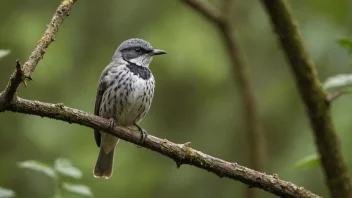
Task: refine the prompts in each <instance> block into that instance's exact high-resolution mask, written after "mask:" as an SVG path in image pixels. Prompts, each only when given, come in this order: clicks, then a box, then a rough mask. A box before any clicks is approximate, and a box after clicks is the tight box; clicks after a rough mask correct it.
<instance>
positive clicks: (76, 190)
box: [62, 183, 93, 197]
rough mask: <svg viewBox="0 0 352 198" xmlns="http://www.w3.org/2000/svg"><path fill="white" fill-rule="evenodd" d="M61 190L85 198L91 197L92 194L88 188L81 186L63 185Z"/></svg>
mask: <svg viewBox="0 0 352 198" xmlns="http://www.w3.org/2000/svg"><path fill="white" fill-rule="evenodd" d="M62 188H63V189H65V190H66V191H68V192H71V193H75V194H79V195H83V196H86V197H93V193H92V191H91V190H90V188H89V187H88V186H86V185H83V184H70V183H63V184H62Z"/></svg>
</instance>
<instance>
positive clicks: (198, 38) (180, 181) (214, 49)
mask: <svg viewBox="0 0 352 198" xmlns="http://www.w3.org/2000/svg"><path fill="white" fill-rule="evenodd" d="M59 3H60V1H59V0H55V1H47V0H31V1H25V0H2V1H1V3H0V6H1V12H0V49H10V50H11V54H10V55H8V56H6V57H5V58H3V59H1V60H0V66H1V70H0V85H1V87H2V88H4V87H5V86H6V84H7V81H8V79H9V76H10V75H11V73H12V72H13V71H14V68H15V60H16V59H17V58H19V59H20V60H21V61H22V62H24V61H26V60H27V58H28V56H29V55H30V52H31V51H32V50H33V49H34V47H35V45H36V43H37V41H38V40H39V39H40V37H41V36H42V34H43V32H44V30H45V29H46V24H48V23H49V21H50V19H51V17H52V15H53V13H54V12H55V10H56V8H57V6H58V5H59ZM212 3H213V4H214V5H219V2H218V1H212ZM290 3H291V6H292V9H293V15H294V18H295V19H296V20H297V21H298V23H299V26H300V28H301V33H302V36H303V38H304V42H305V44H306V46H307V48H308V51H309V54H310V55H311V57H312V59H313V60H314V62H315V63H316V66H317V68H318V71H319V77H320V79H321V80H322V81H324V80H325V79H326V78H327V77H329V76H332V75H336V74H339V73H349V72H351V70H352V69H351V67H349V66H348V65H349V63H350V62H351V60H350V59H349V57H348V54H347V53H346V51H345V50H344V49H343V48H341V47H340V46H339V45H338V44H337V43H336V39H338V38H340V37H346V36H349V35H351V31H352V28H351V27H352V16H351V12H348V11H350V10H351V9H352V3H351V2H348V1H347V0H341V1H328V0H311V1H306V0H295V1H290ZM234 10H235V11H234V17H233V18H234V19H236V27H237V33H238V35H239V37H240V41H241V45H242V46H243V48H244V50H245V52H246V56H247V59H248V62H249V64H250V70H251V79H252V81H253V86H254V91H255V94H256V97H257V101H258V103H259V108H260V114H261V118H262V122H263V127H264V131H265V135H266V139H267V147H268V148H267V153H268V163H267V167H266V168H265V172H266V173H268V174H274V173H277V174H278V175H279V177H280V178H281V179H284V180H287V181H290V182H292V183H295V184H298V185H301V186H304V187H305V188H306V189H309V190H311V191H312V192H314V193H317V194H319V195H321V196H324V197H325V196H327V195H328V192H327V188H326V186H325V183H324V178H323V174H322V171H321V170H320V169H299V170H297V169H294V168H293V165H294V163H295V162H297V161H298V160H299V159H301V158H303V157H305V156H308V155H311V154H313V153H315V145H314V139H313V137H312V133H311V130H310V126H309V122H308V119H307V116H306V114H305V110H304V106H303V105H302V103H301V100H300V97H299V95H298V93H297V90H296V88H295V84H294V81H293V78H292V75H291V73H290V70H289V67H288V65H287V63H286V61H285V59H284V54H283V53H282V51H281V49H280V47H279V45H278V43H277V42H276V37H275V34H274V32H273V31H272V28H271V25H270V23H269V21H268V16H267V15H266V13H265V12H264V10H263V7H262V6H261V4H260V3H259V1H255V0H249V1H248V0H237V1H236V3H235V5H234ZM132 37H140V38H143V39H146V40H148V41H149V42H150V43H151V44H152V45H153V46H154V47H155V48H160V49H164V50H166V51H167V52H168V55H166V56H160V57H156V58H155V59H154V61H153V63H152V65H151V70H152V71H153V74H154V76H155V79H156V90H155V96H154V101H153V105H152V108H151V110H150V112H149V114H148V116H147V117H146V118H145V119H144V121H143V122H142V123H141V126H142V127H143V128H145V129H146V130H147V131H148V132H149V133H150V134H152V135H155V136H158V137H160V138H166V139H168V140H170V141H173V142H176V143H184V142H192V144H191V146H192V147H193V148H195V149H197V150H201V151H202V152H205V153H207V154H210V155H213V156H216V157H219V158H222V159H224V160H227V161H232V162H237V163H239V164H241V165H245V166H246V165H247V166H248V148H249V147H250V146H251V145H250V144H249V143H248V141H247V140H246V135H245V134H243V131H244V128H243V127H244V124H243V120H244V119H243V112H242V109H243V104H242V102H241V97H240V95H239V92H238V91H237V90H238V89H237V85H236V83H235V80H234V77H233V75H232V69H231V63H230V59H229V57H228V56H227V53H226V51H225V47H224V44H223V40H222V39H221V35H220V34H219V32H218V31H217V30H216V29H215V28H214V26H213V25H212V24H210V23H209V22H208V21H207V20H206V19H204V18H203V17H201V16H200V15H199V14H198V13H197V12H195V11H194V10H192V9H191V8H189V7H188V6H186V5H185V4H182V3H180V1H177V0H174V1H163V0H144V1H140V0H131V1H122V0H110V1H101V2H98V1H83V0H80V1H78V2H77V3H76V4H75V5H74V7H73V10H72V12H71V14H70V16H69V17H68V18H67V19H66V20H65V22H64V24H63V25H62V26H61V28H60V31H59V33H58V35H57V37H56V42H54V43H53V44H52V45H51V46H50V47H49V49H48V50H47V54H46V55H45V56H44V59H43V60H42V61H41V62H40V63H39V64H38V67H37V70H36V71H35V73H34V75H33V79H34V80H33V81H32V82H30V84H29V87H27V88H24V87H23V86H21V88H20V92H19V95H20V96H21V97H24V98H28V99H32V100H39V101H45V102H51V103H60V102H62V103H64V104H65V105H67V106H70V107H74V108H77V109H81V110H84V111H87V112H90V113H92V112H93V109H94V102H95V93H96V87H97V81H98V78H99V76H100V73H101V71H102V70H103V68H104V67H105V66H106V65H107V64H108V63H109V61H110V60H111V57H112V55H113V53H114V51H115V49H116V48H117V46H118V45H119V44H120V43H121V42H122V41H124V40H126V39H128V38H132ZM2 88H1V89H2ZM351 99H352V97H351V96H343V97H341V98H339V99H338V100H337V101H335V102H334V103H333V105H332V110H333V111H332V114H333V119H334V122H335V127H336V129H337V131H338V135H339V136H340V139H341V147H342V151H343V154H344V157H345V159H346V160H347V163H348V167H349V168H350V169H351V168H352V156H351V155H350V153H349V152H348V151H350V150H351V149H352V133H351V131H352V122H351V110H352V106H351V105H350V102H351ZM98 151H99V150H98V148H97V147H96V145H95V142H94V138H93V130H92V129H89V128H86V127H82V126H78V125H74V124H68V123H65V122H61V121H55V120H51V119H47V118H41V117H37V116H28V115H23V114H16V113H11V112H5V113H0V161H1V168H0V186H2V187H5V188H9V189H12V190H14V191H15V192H16V193H17V195H18V197H37V198H41V197H50V196H52V194H53V191H54V187H53V185H54V184H53V182H52V180H51V179H50V178H48V177H47V176H45V175H42V174H41V173H36V172H33V171H28V170H23V169H19V168H18V167H17V166H16V163H17V162H20V161H24V160H30V159H33V160H39V161H43V162H46V163H49V164H52V163H53V161H54V160H55V159H56V158H59V157H64V158H68V159H69V160H71V161H72V163H73V164H74V165H75V166H77V167H78V168H80V169H81V170H82V171H83V174H84V175H83V180H82V181H81V182H82V183H85V184H87V185H89V186H90V187H91V190H92V191H93V193H94V195H95V197H145V198H148V197H151V198H152V197H153V198H154V197H156V198H161V197H170V198H173V197H224V198H230V197H231V198H233V197H243V196H244V187H245V186H244V185H243V184H242V183H239V182H235V181H232V180H229V179H225V178H223V179H220V178H219V177H217V176H216V175H214V174H212V173H209V172H206V171H203V170H200V169H197V168H195V167H190V166H187V165H185V166H182V167H181V168H180V169H177V168H176V164H175V162H174V161H173V160H170V159H168V158H166V157H164V156H162V155H160V154H157V153H155V152H152V151H150V150H147V149H144V148H137V146H136V145H134V144H130V143H126V142H124V141H121V142H120V144H119V145H118V148H117V150H116V153H115V167H114V175H113V177H112V178H111V179H110V180H105V179H95V178H94V177H93V175H92V170H93V167H94V165H95V162H96V158H97V155H98ZM350 175H351V174H350ZM261 195H262V197H273V195H271V194H269V193H265V192H262V193H261ZM64 197H78V196H74V195H71V194H68V193H66V194H64Z"/></svg>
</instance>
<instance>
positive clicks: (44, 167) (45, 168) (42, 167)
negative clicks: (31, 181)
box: [18, 160, 57, 179]
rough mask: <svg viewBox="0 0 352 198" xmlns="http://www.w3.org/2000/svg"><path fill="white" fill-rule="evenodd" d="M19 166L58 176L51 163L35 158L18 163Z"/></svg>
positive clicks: (53, 176)
mask: <svg viewBox="0 0 352 198" xmlns="http://www.w3.org/2000/svg"><path fill="white" fill-rule="evenodd" d="M18 166H19V167H20V168H27V169H30V170H35V171H39V172H42V173H44V174H46V175H47V176H49V177H51V178H53V179H56V178H57V174H56V172H55V170H54V169H53V168H52V167H51V166H50V165H48V164H45V163H42V162H38V161H35V160H28V161H24V162H20V163H18Z"/></svg>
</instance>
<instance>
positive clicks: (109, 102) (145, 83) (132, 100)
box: [94, 38, 166, 179]
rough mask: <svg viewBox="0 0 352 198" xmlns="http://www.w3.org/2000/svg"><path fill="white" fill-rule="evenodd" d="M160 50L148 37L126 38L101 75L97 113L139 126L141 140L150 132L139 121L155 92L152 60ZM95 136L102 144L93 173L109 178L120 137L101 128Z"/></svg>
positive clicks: (99, 143) (96, 102)
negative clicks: (150, 66)
mask: <svg viewBox="0 0 352 198" xmlns="http://www.w3.org/2000/svg"><path fill="white" fill-rule="evenodd" d="M160 54H166V52H165V51H164V50H159V49H153V47H152V46H151V45H150V44H149V43H148V42H147V41H145V40H142V39H138V38H133V39H129V40H126V41H124V42H123V43H122V44H121V45H120V46H119V47H118V48H117V50H116V51H115V54H114V56H113V58H112V61H111V63H110V64H109V65H107V66H106V67H105V69H104V71H103V72H102V74H101V76H100V79H99V85H98V90H97V95H96V101H95V109H94V114H95V115H98V116H100V117H103V118H107V119H110V121H111V123H112V125H114V124H119V125H123V126H126V127H130V126H135V127H137V128H138V130H139V131H140V132H141V133H142V141H141V144H142V143H143V141H144V139H145V138H146V136H147V133H146V132H145V131H144V130H143V129H142V128H141V127H139V126H138V123H139V122H140V121H141V120H142V119H143V118H144V116H145V115H146V114H147V113H148V111H149V108H150V104H151V103H152V99H153V95H154V85H155V81H154V77H153V74H152V73H151V71H150V70H149V64H150V63H151V61H152V59H153V56H155V55H160ZM94 137H95V141H96V143H97V145H98V147H100V152H99V157H98V160H97V163H96V165H95V168H94V177H104V178H106V179H108V178H110V177H111V175H112V168H113V161H114V150H115V147H116V145H117V143H118V141H119V139H118V138H116V137H114V136H112V135H109V134H107V133H104V132H101V131H99V130H94Z"/></svg>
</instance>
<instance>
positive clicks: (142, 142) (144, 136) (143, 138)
mask: <svg viewBox="0 0 352 198" xmlns="http://www.w3.org/2000/svg"><path fill="white" fill-rule="evenodd" d="M135 126H136V127H137V128H138V131H139V132H140V133H141V135H142V140H141V142H140V143H139V146H138V147H139V148H140V147H141V146H140V145H143V144H144V141H145V139H147V136H148V133H147V131H145V130H144V129H142V128H141V127H140V126H138V125H137V124H135Z"/></svg>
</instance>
